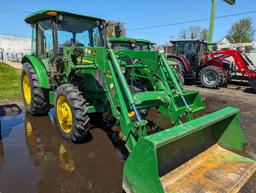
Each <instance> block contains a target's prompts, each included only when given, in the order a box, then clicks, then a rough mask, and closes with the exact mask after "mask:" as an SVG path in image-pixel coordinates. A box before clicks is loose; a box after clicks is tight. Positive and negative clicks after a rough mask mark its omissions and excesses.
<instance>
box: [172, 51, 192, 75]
mask: <svg viewBox="0 0 256 193" xmlns="http://www.w3.org/2000/svg"><path fill="white" fill-rule="evenodd" d="M168 58H175V59H176V60H179V61H180V62H181V63H182V64H183V65H184V67H185V70H186V72H189V61H188V60H187V59H186V58H185V57H183V56H181V55H179V56H174V55H170V56H168Z"/></svg>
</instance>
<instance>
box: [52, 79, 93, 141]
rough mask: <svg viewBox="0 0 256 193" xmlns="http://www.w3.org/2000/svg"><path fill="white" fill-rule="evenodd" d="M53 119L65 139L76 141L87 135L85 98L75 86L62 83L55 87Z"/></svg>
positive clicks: (87, 119) (87, 120) (87, 123)
mask: <svg viewBox="0 0 256 193" xmlns="http://www.w3.org/2000/svg"><path fill="white" fill-rule="evenodd" d="M54 108H55V120H56V122H57V126H58V128H59V130H60V132H61V134H62V135H63V137H64V138H65V139H67V140H68V141H71V142H74V143H78V142H81V141H84V140H86V139H87V137H88V136H89V135H88V133H89V128H90V125H89V120H90V118H89V116H88V113H87V107H86V100H85V99H84V98H83V96H82V95H81V92H80V91H79V90H78V88H77V87H75V86H73V85H72V84H63V85H61V86H59V87H58V88H57V91H56V96H55V106H54Z"/></svg>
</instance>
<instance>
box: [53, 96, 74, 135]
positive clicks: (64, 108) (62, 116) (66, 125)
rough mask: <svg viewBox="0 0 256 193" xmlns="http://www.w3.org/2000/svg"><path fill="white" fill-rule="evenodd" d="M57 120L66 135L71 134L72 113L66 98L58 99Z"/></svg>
mask: <svg viewBox="0 0 256 193" xmlns="http://www.w3.org/2000/svg"><path fill="white" fill-rule="evenodd" d="M56 109H57V118H58V122H59V123H60V126H61V129H62V130H63V131H64V132H65V133H70V132H71V130H72V121H73V119H72V111H71V109H70V107H69V104H68V102H67V100H66V98H65V97H64V96H60V97H59V98H58V99H57V108H56Z"/></svg>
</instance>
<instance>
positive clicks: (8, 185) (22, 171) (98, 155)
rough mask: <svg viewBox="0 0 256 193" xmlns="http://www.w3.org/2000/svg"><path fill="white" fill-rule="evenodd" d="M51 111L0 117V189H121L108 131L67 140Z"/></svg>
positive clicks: (94, 192) (108, 192) (117, 192)
mask: <svg viewBox="0 0 256 193" xmlns="http://www.w3.org/2000/svg"><path fill="white" fill-rule="evenodd" d="M51 119H52V116H45V117H32V116H30V115H26V114H20V115H17V116H7V117H0V125H1V126H0V131H1V138H0V192H1V193H15V192H19V193H21V192H26V193H27V192H29V193H33V192H40V193H45V192H47V193H51V192H54V193H58V192H65V193H66V192H68V193H69V192H70V193H71V192H72V193H79V192H88V193H102V192H104V193H122V187H121V186H122V172H123V171H122V170H123V160H122V159H121V158H120V156H119V154H118V152H117V149H116V148H115V147H114V146H113V144H112V143H111V141H110V139H109V138H108V136H107V134H106V133H105V132H104V131H103V130H101V129H100V128H94V129H92V130H91V134H92V140H91V141H90V142H88V143H83V144H72V143H69V142H67V141H66V140H65V139H63V138H62V136H61V135H60V133H59V132H58V130H57V128H55V127H54V124H53V120H51Z"/></svg>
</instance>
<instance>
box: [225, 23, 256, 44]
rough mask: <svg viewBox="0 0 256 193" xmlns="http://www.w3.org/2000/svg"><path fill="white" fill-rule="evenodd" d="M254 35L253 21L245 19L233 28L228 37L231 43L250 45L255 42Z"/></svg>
mask: <svg viewBox="0 0 256 193" xmlns="http://www.w3.org/2000/svg"><path fill="white" fill-rule="evenodd" d="M254 35H255V29H254V28H253V25H252V19H250V18H244V19H241V20H240V21H238V22H235V23H234V24H233V25H232V26H231V28H230V30H229V31H228V34H227V36H226V37H227V39H228V40H229V41H230V43H248V42H252V41H253V38H254Z"/></svg>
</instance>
